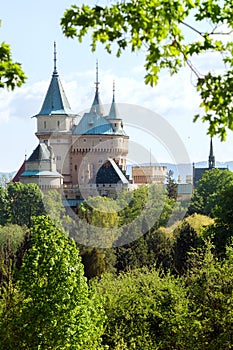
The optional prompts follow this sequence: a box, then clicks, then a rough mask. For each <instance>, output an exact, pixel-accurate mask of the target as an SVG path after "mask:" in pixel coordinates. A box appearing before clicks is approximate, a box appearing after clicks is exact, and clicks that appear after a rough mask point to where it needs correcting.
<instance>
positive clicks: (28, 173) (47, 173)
mask: <svg viewBox="0 0 233 350" xmlns="http://www.w3.org/2000/svg"><path fill="white" fill-rule="evenodd" d="M42 176H43V177H63V176H62V175H61V174H59V173H58V172H57V171H48V170H26V171H25V172H24V173H23V174H21V175H20V177H42Z"/></svg>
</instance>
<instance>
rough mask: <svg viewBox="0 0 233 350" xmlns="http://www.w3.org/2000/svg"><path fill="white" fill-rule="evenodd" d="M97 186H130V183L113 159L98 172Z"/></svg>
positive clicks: (109, 159)
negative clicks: (120, 184) (119, 184)
mask: <svg viewBox="0 0 233 350" xmlns="http://www.w3.org/2000/svg"><path fill="white" fill-rule="evenodd" d="M95 182H96V184H117V183H122V184H125V185H126V184H128V183H129V181H128V179H127V178H126V177H125V175H124V174H123V172H122V171H121V169H120V168H119V166H118V165H117V164H116V162H115V161H114V160H113V159H112V158H108V161H107V162H105V163H104V164H103V165H102V166H101V167H100V169H99V170H98V172H97V175H96V181H95Z"/></svg>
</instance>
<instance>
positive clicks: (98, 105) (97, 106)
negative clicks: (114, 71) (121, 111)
mask: <svg viewBox="0 0 233 350" xmlns="http://www.w3.org/2000/svg"><path fill="white" fill-rule="evenodd" d="M90 113H97V114H98V115H101V116H103V115H104V108H103V105H102V102H101V100H100V96H99V91H98V88H96V92H95V97H94V101H93V103H92V106H91V109H90Z"/></svg>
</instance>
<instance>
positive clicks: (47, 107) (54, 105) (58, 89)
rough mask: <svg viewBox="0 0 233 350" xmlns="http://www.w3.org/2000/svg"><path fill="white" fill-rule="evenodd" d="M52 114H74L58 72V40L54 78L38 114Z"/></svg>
mask: <svg viewBox="0 0 233 350" xmlns="http://www.w3.org/2000/svg"><path fill="white" fill-rule="evenodd" d="M52 114H66V115H67V114H68V115H69V114H74V113H73V112H72V110H71V108H70V104H69V102H68V100H67V97H66V94H65V91H64V89H63V87H62V84H61V81H60V78H59V75H58V72H57V51H56V42H54V69H53V74H52V79H51V82H50V85H49V88H48V91H47V94H46V96H45V99H44V103H43V105H42V108H41V110H40V112H39V114H38V115H52Z"/></svg>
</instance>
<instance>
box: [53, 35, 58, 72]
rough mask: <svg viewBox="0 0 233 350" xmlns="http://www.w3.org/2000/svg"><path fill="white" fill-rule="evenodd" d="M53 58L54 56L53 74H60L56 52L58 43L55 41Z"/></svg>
mask: <svg viewBox="0 0 233 350" xmlns="http://www.w3.org/2000/svg"><path fill="white" fill-rule="evenodd" d="M53 56H54V59H53V60H54V69H53V74H58V73H57V50H56V41H54V51H53Z"/></svg>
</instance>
